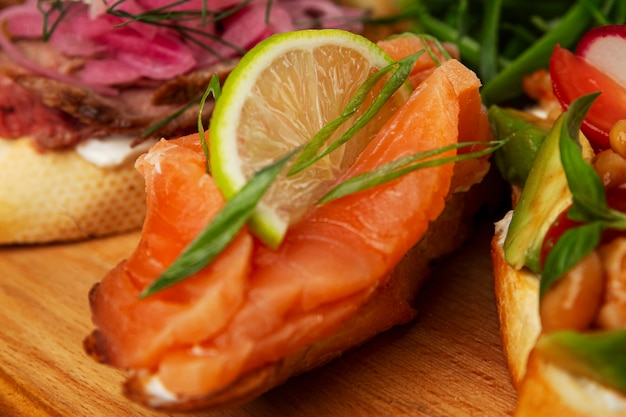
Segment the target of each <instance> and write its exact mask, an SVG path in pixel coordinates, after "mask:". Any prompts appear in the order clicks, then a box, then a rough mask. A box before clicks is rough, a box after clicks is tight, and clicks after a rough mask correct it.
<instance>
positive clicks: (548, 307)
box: [539, 251, 604, 332]
mask: <svg viewBox="0 0 626 417" xmlns="http://www.w3.org/2000/svg"><path fill="white" fill-rule="evenodd" d="M603 292H604V269H603V266H602V260H601V259H600V256H599V255H598V254H597V252H595V251H594V252H592V253H591V254H590V255H587V256H586V257H585V258H583V259H582V260H581V261H580V262H578V264H576V265H575V266H574V268H572V269H571V270H570V271H568V272H567V274H566V275H565V276H564V277H563V278H561V279H560V280H559V281H558V282H557V283H555V284H554V285H553V286H552V287H551V288H550V289H549V290H548V291H547V292H546V293H545V294H544V296H543V298H542V300H541V304H540V306H539V316H540V318H541V326H542V329H543V331H544V332H552V331H556V330H567V329H569V330H583V329H586V328H588V327H589V326H590V325H591V324H592V323H593V321H594V319H595V317H596V314H597V311H598V308H599V307H600V303H601V300H602V294H603Z"/></svg>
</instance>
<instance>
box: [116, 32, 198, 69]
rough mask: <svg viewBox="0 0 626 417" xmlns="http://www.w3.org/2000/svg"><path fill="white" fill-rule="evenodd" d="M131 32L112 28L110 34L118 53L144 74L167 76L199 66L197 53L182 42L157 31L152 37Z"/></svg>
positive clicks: (125, 61)
mask: <svg viewBox="0 0 626 417" xmlns="http://www.w3.org/2000/svg"><path fill="white" fill-rule="evenodd" d="M133 33H134V32H127V33H125V34H124V35H123V36H122V35H121V34H120V32H111V33H110V34H109V35H107V37H106V42H107V43H108V44H109V45H114V46H115V50H116V57H117V58H118V59H119V60H120V61H121V62H123V63H125V64H127V65H129V66H130V67H132V68H135V69H136V70H137V71H139V73H140V74H141V75H143V76H144V77H148V78H152V79H155V80H167V79H170V78H173V77H175V76H177V75H180V74H184V73H185V72H187V71H190V70H191V69H193V68H194V67H195V66H196V60H195V58H194V57H193V54H192V53H191V51H190V50H189V48H187V47H186V46H185V45H184V44H183V43H182V42H180V41H178V40H176V39H174V38H171V37H166V36H162V35H160V34H157V35H156V37H155V38H154V39H152V40H147V39H144V38H142V37H140V36H133Z"/></svg>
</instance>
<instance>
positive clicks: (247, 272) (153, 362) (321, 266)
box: [85, 59, 489, 409]
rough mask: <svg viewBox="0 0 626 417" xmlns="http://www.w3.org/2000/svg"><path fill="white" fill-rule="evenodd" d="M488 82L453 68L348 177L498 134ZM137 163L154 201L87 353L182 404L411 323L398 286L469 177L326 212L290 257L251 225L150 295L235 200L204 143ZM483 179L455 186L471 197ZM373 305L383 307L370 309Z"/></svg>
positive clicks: (257, 386)
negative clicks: (406, 260) (488, 110)
mask: <svg viewBox="0 0 626 417" xmlns="http://www.w3.org/2000/svg"><path fill="white" fill-rule="evenodd" d="M479 87H480V82H479V80H478V79H477V78H476V76H475V74H474V73H473V72H471V71H470V70H468V69H467V68H465V67H464V66H463V65H462V64H460V63H459V62H458V61H456V60H454V59H452V60H448V61H446V62H443V63H442V64H441V65H440V66H438V67H437V68H436V69H435V70H434V71H432V72H431V73H430V74H429V75H428V77H427V78H426V79H425V80H424V81H422V82H421V83H420V84H419V85H418V86H417V88H416V89H415V91H414V92H413V94H412V95H411V96H410V98H409V99H408V101H407V102H406V103H405V105H404V106H403V107H401V108H400V109H399V111H398V112H397V113H396V114H395V115H394V116H392V118H391V119H390V120H389V121H388V122H387V123H386V125H385V126H384V127H383V129H381V131H380V132H379V134H378V135H377V136H376V137H375V139H374V140H373V141H372V142H371V143H370V144H369V145H368V147H367V148H366V149H365V150H364V151H363V152H362V154H361V155H360V157H359V158H358V160H357V161H356V163H355V164H354V165H353V166H352V167H351V168H349V170H348V171H347V172H346V173H345V174H344V176H343V177H342V178H340V180H339V182H341V181H344V180H346V179H348V178H350V177H352V176H354V175H357V174H359V173H362V172H367V171H370V170H372V169H375V168H376V167H379V166H381V165H383V164H385V163H387V162H391V161H394V160H397V159H398V158H401V157H404V156H408V155H411V154H415V153H418V152H422V151H426V150H430V149H434V148H441V147H444V146H447V145H452V144H455V143H456V142H457V141H458V140H459V138H460V135H459V132H460V131H468V129H470V130H469V131H472V132H476V134H475V135H469V136H472V137H471V139H472V140H475V141H485V140H488V139H489V133H488V132H485V131H484V129H483V130H481V129H476V128H475V126H484V124H485V123H486V119H485V118H486V115H485V113H484V111H483V110H484V109H483V108H482V107H481V105H480V97H479V95H478V89H479ZM476 100H478V101H476ZM469 136H468V135H465V136H464V137H467V138H469ZM467 138H466V140H467ZM454 154H455V151H454V150H450V151H448V152H447V153H445V154H443V156H451V155H454ZM483 164H484V165H486V166H487V167H488V165H489V163H488V162H487V161H486V160H484V161H483ZM137 168H138V169H139V171H140V172H141V173H142V174H143V175H144V177H145V178H146V191H147V206H148V210H147V216H146V220H145V224H144V227H143V230H142V235H141V241H140V242H139V244H138V246H137V248H136V249H135V251H134V252H133V253H132V254H131V255H130V257H129V258H128V259H127V260H125V261H123V262H121V263H120V264H119V265H118V266H117V267H115V268H114V269H113V270H111V271H110V272H109V273H108V274H107V275H106V276H105V277H104V278H103V279H102V281H101V282H100V283H99V284H97V285H96V286H94V288H93V290H92V291H91V293H90V305H91V310H92V318H93V322H94V324H95V327H96V330H94V332H93V333H92V334H91V335H90V336H89V337H88V338H87V339H86V341H85V347H86V350H87V351H88V353H90V354H91V355H92V356H94V357H95V358H97V359H98V360H100V361H102V362H104V363H107V364H109V365H111V366H114V367H117V368H121V369H127V370H130V378H129V381H128V383H127V385H126V393H127V395H128V396H130V397H131V398H133V399H135V400H137V401H140V402H142V403H144V404H146V405H148V406H151V407H155V408H171V409H185V408H187V409H188V408H196V407H224V406H227V405H231V404H232V403H233V402H235V403H236V402H240V401H244V400H246V399H249V398H251V397H253V396H255V395H258V394H260V393H262V392H263V391H266V390H268V389H270V388H272V387H273V386H275V385H276V384H279V383H281V382H282V381H283V380H284V379H286V378H287V377H289V376H290V375H291V374H292V373H294V372H299V371H301V370H305V369H308V368H310V367H313V366H317V365H319V364H321V363H323V362H325V361H327V360H328V359H329V358H330V357H334V356H336V355H337V354H338V353H341V351H343V350H345V349H347V348H348V347H351V346H354V345H355V344H357V343H360V342H362V341H363V340H365V339H367V338H369V337H372V336H373V335H374V334H376V333H378V332H380V331H382V330H385V329H386V328H388V327H391V326H392V325H394V324H398V323H402V322H406V321H407V320H410V319H411V318H412V317H413V316H414V314H415V312H414V310H413V309H412V308H411V306H410V302H409V299H410V296H405V294H403V293H404V292H407V291H408V288H412V287H415V286H416V285H417V284H415V283H411V282H410V281H411V280H417V277H412V276H411V274H407V273H404V274H402V275H399V274H396V275H398V276H399V277H400V276H401V278H397V279H396V278H394V271H397V270H398V269H397V265H398V264H399V263H400V262H401V261H402V259H403V257H405V254H406V253H407V252H409V251H410V250H411V248H413V247H415V245H416V244H418V242H420V241H421V240H422V241H423V240H424V235H425V233H426V232H427V229H428V228H429V225H430V224H431V222H433V221H435V220H436V219H437V218H438V217H439V216H440V215H441V213H442V211H443V210H444V207H445V206H446V203H447V202H448V201H449V200H450V199H451V198H452V197H451V195H452V190H451V185H452V184H453V177H456V175H455V165H454V164H444V165H439V166H435V167H430V168H426V169H422V170H417V171H414V172H412V173H410V174H407V175H404V176H403V177H401V178H399V179H396V180H394V181H392V182H390V183H387V184H384V185H381V186H378V187H375V188H371V189H367V190H365V191H361V192H359V193H355V194H351V195H348V196H345V197H342V198H339V199H337V200H333V201H330V202H328V203H325V204H323V205H318V206H314V207H312V208H311V209H310V211H309V212H308V213H307V215H306V216H305V217H304V218H303V219H302V220H300V221H299V222H298V223H296V224H295V225H293V226H291V227H290V229H289V230H288V232H287V235H286V237H285V240H284V242H283V243H282V245H281V246H280V247H279V248H278V249H277V250H273V249H270V248H268V247H266V246H264V245H263V244H261V243H260V242H259V241H258V240H256V239H255V238H254V237H253V236H252V235H251V234H250V233H249V232H248V231H247V230H246V229H245V228H244V229H243V230H242V231H241V232H240V233H239V234H238V235H237V237H236V238H235V239H234V240H233V241H232V243H231V244H230V245H229V246H228V247H227V249H226V250H225V251H223V252H222V253H221V254H220V255H219V256H218V257H217V258H216V259H215V260H214V261H213V262H212V263H211V264H210V265H209V266H207V267H206V268H204V269H203V270H201V271H200V272H198V273H196V274H195V275H193V276H191V277H189V278H187V279H186V280H183V281H181V282H179V283H177V284H175V285H173V286H172V287H169V288H167V289H165V290H162V291H161V292H158V293H156V294H154V295H151V296H149V297H146V298H140V293H141V292H142V290H143V289H144V288H145V287H146V286H147V285H148V284H149V283H151V282H152V281H153V280H155V279H156V277H158V276H159V275H160V273H162V272H163V271H164V270H165V268H166V267H167V266H168V265H169V264H171V263H172V262H173V261H174V259H176V257H177V256H178V255H179V254H180V253H181V251H182V250H183V249H184V248H185V246H186V245H187V244H188V243H189V242H190V241H191V240H192V239H193V238H194V237H195V236H196V235H197V234H198V233H199V232H200V231H201V229H202V228H203V227H204V225H206V224H207V223H208V222H209V221H210V220H211V219H212V218H213V216H215V214H216V213H217V212H218V211H219V209H220V208H221V207H222V206H223V204H224V199H223V197H222V195H221V194H220V192H219V190H218V188H217V187H216V185H215V183H214V182H213V180H212V178H211V176H210V175H208V174H207V173H206V165H205V156H204V154H203V152H202V147H201V146H200V141H199V136H198V135H192V136H187V137H184V138H181V139H177V140H171V141H164V140H163V141H161V142H159V143H158V144H156V145H155V146H153V147H152V149H151V150H150V151H149V152H148V153H147V154H146V155H144V156H143V157H142V158H140V159H139V161H138V162H137ZM481 169H482V168H481ZM481 178H482V177H481ZM481 178H478V179H477V178H471V179H468V178H465V179H462V180H458V179H454V181H456V182H460V183H462V184H461V185H462V186H463V187H462V188H469V187H470V186H471V185H472V183H473V182H479V181H480V179H481ZM421 254H422V253H421V252H420V253H418V256H421ZM416 262H417V263H419V261H416ZM394 268H396V269H395V270H394ZM389 294H392V295H391V296H390V295H389ZM398 294H399V296H396V295H398ZM371 306H378V307H377V308H380V310H376V314H371V313H372V311H373V310H372V309H371ZM381 311H384V312H386V313H387V316H385V314H381ZM368 312H369V313H368ZM366 314H369V315H366ZM365 315H366V316H365ZM363 317H367V320H364V319H362V318H363ZM360 318H361V319H360ZM337 334H341V335H342V336H341V340H337V338H334V335H337ZM320 346H323V347H321V348H320ZM305 362H306V363H305Z"/></svg>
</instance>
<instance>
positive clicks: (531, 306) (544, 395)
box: [491, 212, 626, 417]
mask: <svg viewBox="0 0 626 417" xmlns="http://www.w3.org/2000/svg"><path fill="white" fill-rule="evenodd" d="M511 214H512V212H509V213H508V214H507V215H506V216H505V217H504V218H503V219H502V220H501V221H499V222H498V223H496V228H495V235H494V238H493V240H492V245H491V256H492V261H493V272H494V281H495V282H494V290H495V297H496V302H497V310H498V317H499V320H500V335H501V339H502V346H503V350H504V354H505V356H506V359H507V363H508V366H509V372H510V374H511V379H512V382H513V385H514V386H515V388H516V389H517V391H518V394H519V398H518V403H517V408H516V411H515V414H514V415H515V417H527V416H528V417H530V416H533V417H534V416H568V417H582V416H588V417H591V416H608V417H617V416H626V397H625V396H624V395H622V394H620V393H618V392H616V391H614V390H612V389H610V388H608V387H606V386H604V385H602V384H599V383H597V382H595V381H593V380H591V379H589V378H585V377H582V376H579V375H574V374H572V373H570V372H568V371H566V370H564V369H563V368H560V367H558V366H556V365H555V364H553V363H550V362H549V361H548V360H547V359H546V358H545V357H543V356H542V354H541V352H540V351H538V350H535V349H534V346H535V343H536V341H537V338H538V337H539V335H540V333H541V323H540V319H539V279H538V277H537V276H536V275H535V274H532V273H530V272H529V271H526V270H519V271H518V270H515V269H514V268H512V267H511V266H510V265H509V264H508V263H507V262H506V260H505V259H504V251H503V248H502V245H503V243H504V239H505V237H506V232H507V229H508V226H509V223H510V218H511Z"/></svg>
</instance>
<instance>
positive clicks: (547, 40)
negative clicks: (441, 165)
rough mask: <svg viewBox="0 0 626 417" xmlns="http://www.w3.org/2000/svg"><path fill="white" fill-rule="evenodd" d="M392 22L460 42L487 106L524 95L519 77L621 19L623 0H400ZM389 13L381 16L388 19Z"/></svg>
mask: <svg viewBox="0 0 626 417" xmlns="http://www.w3.org/2000/svg"><path fill="white" fill-rule="evenodd" d="M401 4H402V5H403V6H402V10H401V12H400V13H399V14H398V15H397V16H396V19H397V21H408V22H410V23H411V24H412V25H413V28H412V29H411V30H412V31H414V32H416V33H430V34H432V35H434V36H435V37H437V38H438V39H440V40H441V41H447V42H452V43H455V44H457V45H458V46H459V51H460V55H461V60H462V61H463V62H464V63H465V64H466V65H467V66H469V67H470V68H472V69H473V70H474V71H476V73H477V74H478V76H479V78H480V79H481V80H482V81H483V83H484V86H483V88H482V89H481V94H482V96H483V101H484V102H485V104H487V105H491V104H500V103H504V102H508V101H511V100H516V99H520V98H523V92H522V87H521V86H522V78H523V77H524V76H526V75H528V74H530V73H532V72H533V71H534V70H536V69H539V68H545V67H546V66H547V63H548V61H549V59H550V55H551V53H552V50H553V49H554V47H555V45H556V44H560V45H561V46H563V47H565V48H571V47H573V46H574V45H575V43H576V41H577V40H578V38H579V37H580V35H582V34H583V33H584V32H585V31H586V30H588V29H590V28H591V27H593V26H597V25H602V24H608V23H626V2H623V1H615V0H577V1H570V0H552V1H548V2H540V3H532V4H531V3H528V2H526V3H524V2H519V1H516V0H487V1H484V2H472V1H468V0H459V1H440V0H422V1H419V2H415V1H410V0H405V1H404V2H403V3H401ZM392 20H393V19H392V18H387V20H385V21H380V23H381V24H386V23H388V22H392Z"/></svg>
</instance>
